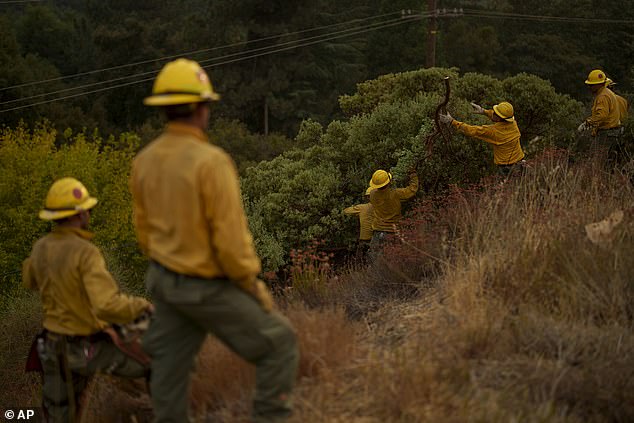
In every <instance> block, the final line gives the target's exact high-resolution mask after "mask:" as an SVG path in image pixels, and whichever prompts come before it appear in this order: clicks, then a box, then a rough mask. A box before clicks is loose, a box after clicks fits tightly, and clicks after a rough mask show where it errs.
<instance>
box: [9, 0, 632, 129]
mask: <svg viewBox="0 0 634 423" xmlns="http://www.w3.org/2000/svg"><path fill="white" fill-rule="evenodd" d="M0 7H1V8H2V9H0V24H1V29H0V31H2V36H1V37H0V57H1V58H2V61H1V63H2V64H1V65H0V103H1V104H0V122H2V123H3V124H5V125H9V126H15V124H17V123H18V122H19V121H21V120H23V121H25V122H27V123H34V122H36V121H39V120H41V119H42V118H46V119H48V120H50V121H51V122H53V123H54V126H55V127H56V128H57V129H59V130H62V131H63V130H64V129H66V128H67V127H70V128H73V129H74V130H77V129H79V130H81V129H82V128H89V129H91V130H92V129H94V128H99V130H100V131H101V132H103V133H120V132H124V131H135V132H137V133H139V134H141V135H142V138H145V137H144V136H143V135H144V134H148V136H149V135H151V134H152V133H153V131H155V130H156V128H158V127H160V124H161V123H160V121H158V119H157V117H156V115H155V114H154V113H153V112H152V111H151V110H147V109H146V108H144V107H143V105H142V103H141V99H142V98H143V97H144V96H145V95H147V94H148V93H149V92H150V90H151V84H152V82H151V81H152V80H153V77H154V76H155V75H156V73H157V72H158V70H159V69H160V68H161V66H162V65H163V64H164V63H165V62H166V61H168V60H170V59H171V58H174V57H177V56H181V55H186V56H188V57H191V58H193V59H195V60H198V61H200V62H201V63H202V64H203V65H204V66H206V68H207V70H208V71H209V72H210V74H211V79H212V81H213V83H214V84H215V87H216V88H217V90H218V91H219V92H221V93H222V94H223V100H222V101H221V102H220V103H219V104H218V105H217V107H216V109H215V113H214V116H216V117H220V118H224V119H225V120H229V121H232V120H238V121H240V122H242V123H244V124H245V125H246V127H247V128H248V129H249V130H250V131H253V132H259V133H264V132H277V133H280V134H283V135H286V136H288V137H294V136H295V135H296V133H297V130H298V128H299V124H300V122H301V121H302V120H304V119H306V118H310V119H312V120H315V121H317V122H320V123H322V124H325V123H327V122H329V121H331V120H333V119H336V118H340V117H342V114H341V111H340V109H339V107H338V105H337V98H338V96H339V95H341V94H344V93H351V92H353V91H354V88H355V84H356V83H358V82H361V81H364V80H367V79H371V78H375V77H377V76H379V75H382V74H386V73H390V72H402V71H408V70H415V69H418V68H420V67H421V66H423V65H424V64H425V45H426V42H427V33H428V25H429V19H427V16H428V15H427V10H426V9H427V2H423V1H420V0H417V1H414V0H394V1H386V0H382V1H368V0H350V1H347V2H338V1H333V0H314V1H310V2H309V1H296V2H285V1H279V0H272V1H267V2H261V1H254V0H240V1H227V0H219V1H214V2H207V1H200V0H187V1H172V2H156V1H147V0H141V1H137V2H126V1H120V0H115V1H108V2H101V1H93V0H91V1H85V0H81V1H80V0H60V1H55V2H24V3H6V4H2V5H0ZM437 7H438V8H441V14H440V17H439V18H438V19H437V21H438V22H437V25H438V30H437V31H436V35H437V37H436V39H437V42H436V55H435V57H436V61H435V64H436V66H440V67H456V68H458V69H459V71H460V72H479V73H485V74H490V75H492V76H495V77H497V78H506V77H508V76H512V75H515V74H518V73H520V72H526V73H529V74H534V75H537V76H539V77H541V78H543V79H547V80H549V81H550V82H551V84H552V85H553V86H554V87H555V88H556V89H557V91H559V92H562V93H566V94H569V95H571V96H572V97H573V98H576V99H578V100H588V99H589V94H588V93H587V92H586V90H585V87H584V86H583V80H584V78H585V76H586V75H587V73H588V72H589V70H591V69H593V68H603V69H605V70H606V72H607V73H608V75H609V76H611V77H612V79H613V80H615V81H617V82H618V86H617V87H618V90H619V91H621V92H622V93H628V92H632V87H633V86H634V66H633V65H632V63H633V59H634V58H633V57H632V56H633V52H634V32H633V31H632V27H631V24H629V25H628V24H627V23H625V22H623V21H622V20H626V19H628V18H631V17H633V16H634V10H632V8H631V7H630V2H628V1H625V0H613V1H607V0H600V1H599V0H594V1H590V0H583V1H573V2H569V1H562V0H556V1H551V2H542V1H536V0H483V1H450V0H443V1H438V2H437ZM454 8H456V10H457V11H458V13H456V14H452V13H442V9H448V10H449V11H452V10H453V9H454ZM459 8H460V9H461V10H460V9H459ZM421 9H423V10H421ZM540 16H541V18H540ZM548 17H557V18H548ZM615 17H616V18H617V19H615ZM576 18H583V20H578V19H576Z"/></svg>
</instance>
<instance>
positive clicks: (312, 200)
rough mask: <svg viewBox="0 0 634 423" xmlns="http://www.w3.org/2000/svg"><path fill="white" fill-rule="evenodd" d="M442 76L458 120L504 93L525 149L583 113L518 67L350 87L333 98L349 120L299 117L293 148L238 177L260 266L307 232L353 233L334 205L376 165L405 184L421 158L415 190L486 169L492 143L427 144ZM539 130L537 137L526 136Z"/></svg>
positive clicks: (336, 238)
mask: <svg viewBox="0 0 634 423" xmlns="http://www.w3.org/2000/svg"><path fill="white" fill-rule="evenodd" d="M445 76H450V77H451V84H452V88H453V89H452V95H451V100H450V103H449V105H448V110H449V111H450V112H451V113H452V115H453V116H454V117H455V118H457V119H459V120H464V121H466V122H468V123H472V124H484V123H487V120H486V118H484V117H482V116H477V115H473V114H471V106H470V105H469V102H470V101H477V102H479V103H481V104H482V105H483V106H486V107H491V106H492V105H493V104H496V103H498V102H500V101H504V100H508V101H511V102H512V103H513V105H514V107H515V110H516V115H517V119H518V124H519V126H520V129H521V130H522V132H523V136H522V143H523V146H524V147H525V148H526V149H527V150H529V151H532V150H534V149H537V148H542V147H543V146H544V145H547V144H549V143H552V141H553V139H563V138H565V137H566V136H571V134H572V133H573V130H574V127H575V123H576V122H577V121H578V120H579V119H581V105H580V103H579V102H576V101H574V100H572V99H570V98H569V97H568V96H563V95H559V94H557V93H556V92H555V91H554V89H553V88H552V86H551V85H550V83H549V82H548V81H545V80H542V79H540V78H537V77H534V76H531V75H525V74H521V75H517V76H515V77H511V78H507V79H505V80H503V81H500V80H498V79H495V78H493V77H490V76H486V75H479V74H474V73H469V74H466V75H464V76H459V75H458V74H457V71H456V70H455V69H440V68H433V69H423V70H418V71H412V72H404V73H400V74H389V75H383V76H381V77H379V78H377V79H375V80H371V81H366V82H363V83H361V84H358V85H357V92H356V93H355V94H352V95H345V96H342V97H341V98H340V105H341V108H342V110H343V111H344V113H345V114H346V115H347V116H348V117H349V118H348V119H347V120H345V121H333V122H331V123H330V124H329V125H328V126H327V127H326V128H324V127H323V126H322V125H320V124H319V123H317V122H314V121H310V120H308V121H304V122H303V123H302V125H301V127H300V131H299V134H298V135H297V137H296V140H295V142H296V144H297V146H298V147H299V148H297V149H296V150H292V151H289V152H287V153H285V154H283V155H282V156H280V157H278V158H276V159H273V160H271V161H269V162H262V163H260V164H259V165H257V166H256V167H254V168H252V169H250V170H249V171H248V172H247V173H246V175H245V177H244V179H243V181H242V183H243V190H244V194H245V197H246V198H248V204H249V205H248V207H247V212H248V214H249V220H250V222H251V228H252V230H253V232H254V234H255V236H256V243H257V247H258V252H259V254H260V255H261V256H262V257H263V259H264V262H265V267H266V266H270V268H272V269H275V268H277V267H278V266H279V265H280V264H282V263H286V260H287V256H286V254H287V253H288V251H290V249H291V248H294V247H297V246H300V245H302V244H305V243H307V242H309V241H310V239H311V238H324V239H328V240H329V242H330V243H331V244H334V245H345V244H346V240H351V239H354V238H355V236H356V233H355V231H356V223H355V222H354V220H353V219H344V218H343V217H342V216H341V210H342V209H343V208H345V207H346V206H348V205H350V204H354V203H357V202H360V201H362V199H361V196H360V195H361V193H362V192H364V191H365V189H366V187H367V184H368V181H369V179H370V177H371V176H372V173H373V172H374V171H375V170H376V169H379V168H383V169H386V170H389V171H391V172H392V173H393V175H394V177H395V180H396V183H397V185H403V184H405V183H407V172H408V170H409V169H410V168H411V166H412V165H413V164H415V163H419V166H418V175H419V178H420V180H421V190H420V192H419V196H422V195H429V194H433V193H437V192H440V191H442V190H443V189H445V188H446V187H447V186H448V185H449V184H460V183H472V182H476V181H478V180H479V179H480V178H482V176H485V175H487V174H490V173H491V171H492V167H493V166H492V161H493V160H492V150H491V148H490V147H489V146H488V145H486V143H483V142H481V141H479V140H474V139H471V138H467V137H465V136H463V135H461V134H459V133H457V132H456V131H454V130H446V131H445V133H446V136H447V138H446V139H445V138H444V137H437V138H436V140H435V142H434V143H433V145H432V148H431V149H428V148H427V140H428V137H429V136H430V135H431V134H432V133H433V132H434V131H435V126H434V122H433V116H434V113H435V110H436V108H437V106H438V104H439V103H440V102H441V101H442V98H443V97H444V84H443V78H444V77H445ZM537 135H539V136H540V138H538V139H537V141H533V142H532V143H529V140H531V139H533V138H534V137H535V136H537ZM529 137H531V138H529ZM529 144H530V148H527V147H528V146H529ZM258 238H261V239H263V240H267V241H266V242H264V241H257V239H258Z"/></svg>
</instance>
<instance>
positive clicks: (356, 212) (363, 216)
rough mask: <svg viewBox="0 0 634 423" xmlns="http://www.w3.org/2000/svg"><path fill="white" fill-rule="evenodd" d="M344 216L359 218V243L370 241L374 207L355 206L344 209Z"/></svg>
mask: <svg viewBox="0 0 634 423" xmlns="http://www.w3.org/2000/svg"><path fill="white" fill-rule="evenodd" d="M343 212H344V214H347V215H352V216H359V225H360V228H359V239H360V240H361V241H369V240H371V239H372V220H374V207H372V204H370V203H365V204H356V205H354V206H351V207H348V208H345V209H344V210H343Z"/></svg>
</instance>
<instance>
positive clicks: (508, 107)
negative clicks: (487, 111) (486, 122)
mask: <svg viewBox="0 0 634 423" xmlns="http://www.w3.org/2000/svg"><path fill="white" fill-rule="evenodd" d="M493 111H494V112H495V114H496V115H498V116H499V117H501V118H502V119H504V120H505V121H507V122H513V121H514V120H515V118H514V117H513V115H514V114H515V112H514V111H513V105H512V104H511V103H509V102H507V101H503V102H501V103H500V104H496V105H495V106H493Z"/></svg>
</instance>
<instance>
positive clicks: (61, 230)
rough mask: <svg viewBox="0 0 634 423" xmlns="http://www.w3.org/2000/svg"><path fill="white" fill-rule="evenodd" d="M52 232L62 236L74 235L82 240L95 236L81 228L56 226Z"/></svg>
mask: <svg viewBox="0 0 634 423" xmlns="http://www.w3.org/2000/svg"><path fill="white" fill-rule="evenodd" d="M53 232H55V233H56V234H62V235H66V234H74V235H77V236H78V237H81V238H84V239H92V238H93V237H94V236H95V234H93V233H92V232H90V231H86V230H84V229H81V228H75V227H72V226H56V227H54V228H53Z"/></svg>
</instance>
